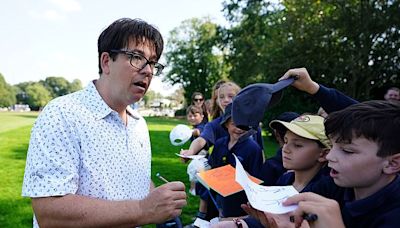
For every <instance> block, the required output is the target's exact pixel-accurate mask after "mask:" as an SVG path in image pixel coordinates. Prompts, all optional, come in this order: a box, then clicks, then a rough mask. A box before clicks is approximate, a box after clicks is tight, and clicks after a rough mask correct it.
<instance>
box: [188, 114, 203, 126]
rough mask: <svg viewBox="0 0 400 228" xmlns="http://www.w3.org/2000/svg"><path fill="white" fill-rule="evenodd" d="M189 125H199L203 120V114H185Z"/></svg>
mask: <svg viewBox="0 0 400 228" xmlns="http://www.w3.org/2000/svg"><path fill="white" fill-rule="evenodd" d="M186 118H187V120H188V122H189V124H190V125H192V126H194V125H199V124H200V123H201V121H203V114H200V113H189V114H187V116H186Z"/></svg>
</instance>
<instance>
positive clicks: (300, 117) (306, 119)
mask: <svg viewBox="0 0 400 228" xmlns="http://www.w3.org/2000/svg"><path fill="white" fill-rule="evenodd" d="M295 121H296V122H309V121H310V117H308V116H299V117H297V118H296V119H295Z"/></svg>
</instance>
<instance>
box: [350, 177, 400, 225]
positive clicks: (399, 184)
mask: <svg viewBox="0 0 400 228" xmlns="http://www.w3.org/2000/svg"><path fill="white" fill-rule="evenodd" d="M399 191H400V177H399V175H396V178H395V179H394V180H393V181H392V182H391V183H390V184H388V185H386V186H385V187H383V188H382V189H380V190H379V191H377V192H375V193H374V194H372V195H370V196H368V197H367V198H364V199H360V200H354V190H353V189H350V188H349V189H346V190H345V193H344V194H345V195H344V200H345V202H346V208H347V210H348V212H349V213H350V215H351V216H353V217H355V216H359V215H362V214H365V213H367V212H369V211H373V210H376V209H377V208H382V207H384V205H385V204H387V203H388V199H389V200H390V197H391V196H394V195H396V194H398V193H399Z"/></svg>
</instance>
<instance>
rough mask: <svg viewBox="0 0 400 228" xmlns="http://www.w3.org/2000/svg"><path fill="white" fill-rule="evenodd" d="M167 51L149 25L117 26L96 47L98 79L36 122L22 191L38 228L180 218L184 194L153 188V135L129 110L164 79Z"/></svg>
mask: <svg viewBox="0 0 400 228" xmlns="http://www.w3.org/2000/svg"><path fill="white" fill-rule="evenodd" d="M163 45H164V43H163V39H162V36H161V34H160V33H159V31H158V30H157V29H155V28H154V27H153V26H151V25H149V24H147V23H146V22H144V21H142V20H138V19H134V20H132V19H128V18H123V19H120V20H117V21H115V22H114V23H112V24H111V25H110V26H109V27H108V28H106V29H105V30H104V31H103V32H102V33H101V35H100V37H99V39H98V53H99V74H100V78H99V79H98V80H94V81H92V82H91V83H89V85H88V86H87V87H86V88H85V89H83V90H81V91H78V92H75V93H72V94H69V95H66V96H63V97H59V98H57V99H54V100H53V101H51V102H50V103H49V104H48V105H47V106H46V107H45V108H44V110H43V111H42V113H41V114H40V115H39V117H38V119H37V121H36V123H35V125H34V127H33V129H32V133H31V140H30V144H29V149H28V155H27V161H26V168H25V176H24V183H23V189H22V194H23V196H27V197H31V198H32V207H33V210H34V213H35V218H34V227H38V226H39V224H40V226H43V227H59V226H67V227H68V226H69V227H88V226H90V227H100V226H102V227H103V226H105V227H115V226H129V227H132V226H140V225H144V224H150V223H161V222H163V221H166V220H168V219H170V218H174V217H176V216H178V215H180V213H181V211H182V207H184V206H185V205H186V193H185V187H184V185H183V183H181V182H170V183H166V184H164V185H162V186H160V187H158V188H154V185H153V184H152V182H151V179H150V174H151V172H150V166H151V149H150V138H149V132H148V129H147V126H146V123H145V120H144V119H143V118H142V117H141V116H140V115H139V114H138V113H137V112H136V111H134V110H132V109H129V108H128V106H129V105H130V104H132V103H134V102H137V101H138V100H140V99H141V98H142V97H143V96H144V94H145V93H146V91H147V89H148V87H149V85H150V82H151V79H152V77H153V76H156V75H159V74H160V73H161V72H162V70H163V68H164V66H163V65H162V64H160V63H158V60H159V59H160V56H161V53H162V51H163Z"/></svg>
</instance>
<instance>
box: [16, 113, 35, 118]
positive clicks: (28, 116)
mask: <svg viewBox="0 0 400 228" xmlns="http://www.w3.org/2000/svg"><path fill="white" fill-rule="evenodd" d="M17 116H19V117H24V118H29V119H36V118H37V117H38V116H37V115H32V114H31V115H29V114H18V115H17Z"/></svg>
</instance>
